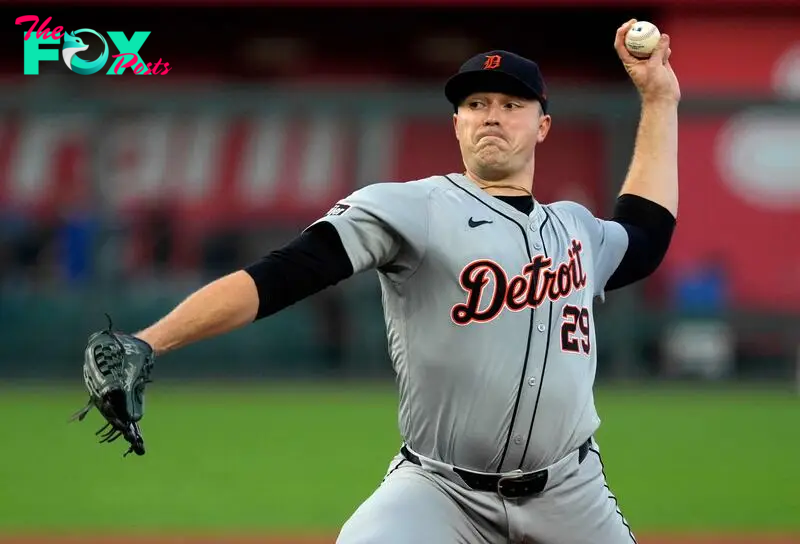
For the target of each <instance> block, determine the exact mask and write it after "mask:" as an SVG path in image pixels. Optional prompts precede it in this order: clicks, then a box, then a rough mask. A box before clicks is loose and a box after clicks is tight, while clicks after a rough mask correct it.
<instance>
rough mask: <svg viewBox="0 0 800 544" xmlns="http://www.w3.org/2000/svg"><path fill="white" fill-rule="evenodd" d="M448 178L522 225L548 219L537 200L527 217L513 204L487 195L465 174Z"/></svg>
mask: <svg viewBox="0 0 800 544" xmlns="http://www.w3.org/2000/svg"><path fill="white" fill-rule="evenodd" d="M446 177H447V178H448V179H449V180H450V181H452V182H453V183H455V184H456V185H458V186H459V187H461V188H462V189H464V190H465V191H467V192H468V193H470V194H471V195H474V196H475V197H476V198H478V199H479V200H480V201H481V202H483V203H484V204H486V205H487V206H489V207H491V208H495V209H496V210H498V211H501V212H503V213H504V214H506V215H508V216H509V217H511V218H513V219H514V220H515V221H518V222H519V223H522V224H531V223H539V222H541V221H543V220H544V219H545V217H546V215H545V212H544V208H543V207H542V205H541V204H540V203H539V201H538V200H536V198H534V199H533V210H531V213H530V214H528V215H526V214H524V213H522V212H521V211H519V210H518V209H516V208H515V207H514V206H512V205H511V204H507V203H506V202H503V201H502V200H500V199H499V198H496V197H494V196H492V195H490V194H489V193H487V192H486V191H484V190H483V189H481V188H480V187H478V186H477V185H475V184H474V183H473V182H472V181H471V180H470V179H469V178H468V177H467V176H465V175H464V174H460V173H459V174H456V173H452V174H447V176H446Z"/></svg>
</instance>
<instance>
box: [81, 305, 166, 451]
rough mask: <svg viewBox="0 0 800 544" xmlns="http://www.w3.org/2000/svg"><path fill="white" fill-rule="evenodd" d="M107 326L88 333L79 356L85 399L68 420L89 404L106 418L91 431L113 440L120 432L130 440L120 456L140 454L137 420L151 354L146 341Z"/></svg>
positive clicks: (141, 444) (83, 414)
mask: <svg viewBox="0 0 800 544" xmlns="http://www.w3.org/2000/svg"><path fill="white" fill-rule="evenodd" d="M106 317H107V318H108V328H107V329H106V330H103V331H99V332H95V333H93V334H92V335H91V336H90V337H89V341H88V344H87V346H86V351H85V352H84V358H83V379H84V382H85V383H86V388H87V389H88V390H89V402H88V404H87V405H86V406H85V407H84V408H83V409H82V410H80V411H79V412H78V413H76V414H75V415H73V416H72V417H71V418H70V421H74V420H76V419H77V420H78V421H82V420H83V418H84V417H86V414H88V413H89V412H90V411H91V409H92V408H97V410H98V411H99V412H100V414H101V415H102V416H103V417H104V418H105V419H106V425H105V426H103V427H102V428H101V429H100V430H99V431H97V432H96V433H95V435H99V436H100V442H101V443H102V442H113V441H115V440H116V439H118V438H119V437H120V436H122V437H124V438H125V440H127V441H128V442H129V443H130V448H128V451H127V452H125V454H124V455H123V457H126V456H127V455H128V454H129V453H131V452H134V453H136V454H137V455H144V438H142V431H141V429H140V428H139V421H140V420H141V419H142V416H143V415H144V392H145V386H146V384H148V383H150V382H151V381H152V380H151V379H150V373H151V372H152V370H153V363H154V362H155V354H154V352H153V349H152V347H150V345H149V344H147V342H145V341H143V340H140V339H138V338H135V337H133V336H130V335H127V334H124V333H120V332H114V331H113V330H112V323H111V318H110V317H109V316H108V314H106Z"/></svg>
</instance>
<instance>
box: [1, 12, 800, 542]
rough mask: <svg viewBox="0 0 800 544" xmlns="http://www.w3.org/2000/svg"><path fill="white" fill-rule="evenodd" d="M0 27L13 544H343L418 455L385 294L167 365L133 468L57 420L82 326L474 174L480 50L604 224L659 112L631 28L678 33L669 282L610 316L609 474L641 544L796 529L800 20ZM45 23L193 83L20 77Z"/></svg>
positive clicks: (4, 349)
mask: <svg viewBox="0 0 800 544" xmlns="http://www.w3.org/2000/svg"><path fill="white" fill-rule="evenodd" d="M0 13H1V14H2V20H3V21H5V23H4V24H3V25H2V32H0V39H2V40H3V42H2V43H3V50H4V51H6V53H5V54H4V55H3V56H2V58H0V73H2V78H0V209H1V210H2V212H1V213H0V239H1V240H2V241H0V290H1V291H0V292H1V294H0V421H2V425H0V433H2V435H1V436H2V441H0V446H2V449H0V540H2V536H3V535H6V536H7V540H3V541H4V542H11V541H12V540H14V541H22V540H21V539H22V536H23V535H50V537H53V536H54V535H56V536H62V537H63V536H65V535H73V536H74V535H88V534H92V535H100V541H106V542H111V541H112V540H111V539H112V536H120V535H127V534H134V535H136V538H139V539H141V540H142V541H143V540H144V538H145V536H147V535H149V536H152V535H186V534H190V535H206V536H208V535H212V536H211V537H210V538H211V540H212V541H214V542H229V541H232V540H231V537H230V536H229V535H232V534H236V535H256V536H258V538H266V537H267V536H275V537H276V538H277V537H283V538H285V539H287V540H284V541H286V542H288V541H289V540H288V539H289V538H290V537H298V536H309V535H310V536H309V538H310V537H312V536H316V537H319V538H321V539H322V540H321V541H322V542H325V541H328V542H330V541H332V540H333V539H332V535H335V534H336V531H337V529H338V527H339V526H340V524H341V523H342V522H343V521H344V520H345V519H346V518H347V516H348V515H349V514H350V513H351V512H352V510H353V509H354V508H355V507H356V506H357V505H358V503H359V502H360V501H361V500H363V499H364V498H366V496H367V495H368V494H369V493H370V492H371V490H372V489H373V488H374V486H375V485H377V483H378V482H379V481H380V479H381V477H382V476H383V471H384V469H385V467H386V463H387V462H388V460H389V459H390V457H391V455H393V454H394V452H395V451H396V449H397V447H398V446H399V436H398V433H397V429H396V420H395V418H396V416H395V403H396V398H395V392H394V389H393V382H392V377H393V376H392V373H391V367H390V365H389V362H388V360H387V357H386V349H385V348H386V345H385V336H384V330H383V322H382V313H381V306H380V304H381V301H380V292H379V289H378V284H377V280H376V278H375V276H374V275H372V274H366V275H362V276H359V277H356V278H353V279H351V280H350V281H348V282H347V283H346V284H342V285H340V286H338V287H336V288H334V289H330V290H328V291H326V292H324V293H321V294H319V295H317V296H315V297H312V298H311V299H309V300H306V301H303V302H302V303H300V304H297V305H295V306H293V307H291V308H290V309H288V310H286V311H284V312H283V313H281V314H279V315H276V316H274V317H272V318H270V319H268V320H266V321H264V322H260V323H259V324H257V325H255V326H253V327H251V328H248V329H245V330H241V331H238V332H236V333H233V334H230V335H228V336H226V337H223V338H219V339H215V340H212V341H209V342H206V343H204V344H202V345H197V346H192V347H189V348H186V349H184V350H182V351H180V352H175V353H173V354H169V355H168V356H165V357H163V358H162V359H160V360H159V362H158V364H157V367H156V374H155V379H156V383H154V384H153V385H152V386H151V387H150V390H149V391H150V392H149V394H148V407H147V415H146V417H145V419H144V421H143V429H144V433H145V439H146V440H147V445H148V449H149V452H148V454H147V455H146V456H144V457H142V458H134V459H131V458H128V459H125V460H122V458H121V454H122V452H123V447H122V446H119V447H115V446H116V444H115V445H111V446H106V445H103V446H100V445H97V444H95V443H94V437H93V434H92V433H93V432H94V430H96V428H95V427H94V425H95V424H97V426H98V427H99V426H100V420H99V418H98V417H90V418H89V420H90V421H88V422H83V423H82V424H72V425H67V424H66V419H67V417H68V416H69V415H70V414H71V413H72V412H74V411H75V410H77V409H78V408H80V406H81V404H82V403H83V402H84V399H85V395H84V392H83V389H82V379H81V375H80V364H81V357H82V349H83V346H84V343H85V340H86V337H87V335H88V333H89V332H90V331H92V330H95V329H97V328H99V327H102V326H103V325H104V324H105V317H104V316H103V313H104V312H109V313H110V314H111V315H112V316H113V318H114V322H115V325H116V326H117V327H119V328H123V329H125V330H131V331H132V330H137V329H139V328H142V327H144V326H146V325H147V324H149V323H150V322H152V321H153V320H155V319H157V318H158V317H160V316H161V315H162V314H163V313H165V312H166V311H168V310H169V309H171V308H172V307H173V306H174V305H175V304H176V303H177V302H178V301H180V300H181V299H182V298H183V297H184V296H186V295H187V294H188V293H189V292H190V291H191V290H193V289H195V288H197V287H199V286H201V285H202V284H203V283H205V282H207V281H209V280H211V279H213V278H215V277H217V276H219V275H221V274H224V273H226V272H229V271H232V270H234V269H236V268H238V267H240V266H242V265H244V264H246V263H248V262H250V261H252V260H254V259H256V258H258V257H259V256H261V255H262V254H264V253H266V252H268V251H269V250H271V249H273V248H276V247H278V246H279V245H280V244H282V243H283V242H285V241H288V240H289V239H290V238H291V237H293V236H294V235H296V234H297V233H298V231H299V230H300V229H302V228H303V227H304V226H306V225H307V224H308V223H310V222H311V221H313V220H314V219H316V218H317V217H318V216H320V215H321V214H323V213H325V211H327V210H328V209H329V208H330V206H331V205H332V204H333V203H334V202H335V201H336V200H337V199H338V198H340V197H341V196H343V195H345V194H347V193H349V192H351V191H353V190H355V189H356V188H358V187H360V186H363V185H365V184H368V183H373V182H376V181H395V180H406V179H412V178H418V177H424V176H427V175H429V174H432V173H439V172H452V171H459V170H460V168H461V165H460V162H459V157H458V150H457V147H456V145H455V142H454V140H453V137H452V133H451V119H450V114H451V110H450V109H449V107H448V105H447V104H446V102H445V100H444V97H443V95H442V85H443V81H444V79H445V78H446V77H447V76H448V75H449V74H450V73H451V72H452V71H453V70H455V69H456V67H457V66H458V65H459V64H460V62H461V61H462V60H464V59H465V58H466V57H468V56H470V55H472V54H474V53H476V52H479V51H485V50H489V49H494V48H503V49H510V50H514V51H516V52H519V53H521V54H524V55H526V56H530V57H531V58H534V59H536V60H537V61H539V62H540V64H541V66H542V68H543V71H544V74H545V78H546V80H547V81H548V84H549V88H550V93H549V94H550V99H551V104H552V106H551V107H552V114H553V116H554V125H553V130H552V131H551V135H550V137H549V138H548V140H547V141H546V143H545V144H544V145H543V146H542V147H541V148H540V150H539V155H538V157H537V174H536V186H535V193H536V195H537V197H538V198H539V199H540V200H542V201H545V202H549V201H554V200H560V199H571V200H576V201H579V202H581V203H583V204H585V205H586V206H588V207H589V208H590V209H592V210H593V211H594V212H595V213H596V214H598V215H604V214H608V213H609V212H610V210H611V206H612V203H613V200H614V198H615V196H616V192H617V191H618V189H619V187H620V184H621V182H622V179H623V177H624V175H625V172H626V168H627V164H628V161H629V159H630V155H631V152H632V145H633V137H634V131H635V127H636V123H637V117H638V101H637V97H636V95H635V92H634V90H633V88H632V87H631V85H630V84H629V82H628V80H627V76H626V75H625V72H624V70H623V69H622V68H621V66H620V65H619V63H618V59H617V58H616V56H615V53H614V50H613V48H612V41H613V34H614V31H615V29H616V28H617V27H618V26H619V25H620V24H622V23H623V22H624V21H626V20H627V19H629V18H631V17H635V18H638V19H640V20H650V21H653V22H655V23H656V24H657V25H658V26H659V27H660V28H661V30H662V31H665V32H667V33H669V34H670V35H671V36H672V40H673V47H672V49H673V57H672V58H673V66H674V68H675V70H676V72H677V75H678V77H679V79H680V83H681V87H682V91H683V97H684V98H683V102H682V106H681V127H680V175H681V209H680V218H679V223H678V229H677V232H676V235H675V239H674V243H673V246H672V248H671V250H670V253H669V255H668V257H667V259H666V261H665V263H664V264H663V266H662V267H661V268H660V270H659V271H658V272H657V273H656V274H655V275H654V276H653V277H652V278H650V279H648V280H647V281H645V282H642V283H641V284H638V285H636V286H634V287H632V288H629V289H627V290H625V291H621V292H616V293H613V294H612V295H610V296H609V297H608V299H607V302H606V303H605V304H603V305H600V306H598V309H597V310H598V314H599V317H598V327H599V331H598V335H599V338H601V343H600V345H599V346H598V347H599V349H600V350H601V351H600V363H599V375H598V386H597V391H598V393H597V394H598V404H599V407H600V414H601V417H603V418H604V424H603V427H602V428H601V431H600V433H599V437H600V441H601V444H603V447H604V449H605V450H607V452H608V453H607V469H608V474H609V478H610V481H611V485H612V488H613V489H615V492H616V494H617V496H618V497H619V499H620V504H621V507H622V509H623V511H624V512H625V513H626V515H627V517H628V518H629V520H630V521H631V523H632V525H633V527H634V531H635V532H637V533H639V536H640V542H645V543H646V542H656V541H657V539H658V538H660V537H664V535H667V536H669V535H671V537H672V538H673V540H672V541H673V542H689V541H690V540H689V537H688V536H686V535H690V534H694V535H708V537H709V538H711V537H715V538H720V539H721V540H722V541H726V542H733V541H735V539H734V537H732V536H730V535H733V534H736V535H740V536H741V535H744V537H746V538H749V539H750V541H751V542H767V541H768V536H767V535H772V536H775V535H778V536H775V538H778V537H780V538H784V539H785V540H784V541H785V542H789V541H792V535H798V534H800V499H798V494H797V489H798V487H799V484H800V470H799V469H798V463H797V461H796V458H797V453H798V451H800V450H799V448H800V397H799V396H798V392H799V391H800V389H798V380H799V379H800V377H799V375H798V372H800V342H799V341H798V324H800V251H798V249H800V244H799V243H798V239H797V236H798V232H800V100H798V99H800V2H797V1H796V0H795V1H792V2H790V1H785V2H779V1H776V0H773V1H757V0H750V1H746V0H731V1H723V0H705V1H703V0H697V1H693V2H690V1H686V0H659V1H657V2H656V1H639V2H633V1H628V0H616V1H614V0H597V1H590V0H546V1H537V0H527V1H525V0H426V1H420V0H416V1H415V0H405V1H404V0H391V1H388V0H387V1H377V0H371V1H370V0H338V1H337V0H330V1H323V0H316V1H314V2H312V1H310V0H309V1H306V0H293V1H270V0H247V1H244V0H216V1H214V0H202V1H200V0H195V1H191V0H160V1H157V0H119V1H110V0H106V1H105V2H102V1H84V0H71V1H70V2H57V1H49V2H37V3H35V5H34V4H32V3H29V2H22V1H9V0H6V1H5V2H2V3H0ZM29 14H35V15H38V16H39V18H40V20H42V21H43V20H44V19H46V18H47V17H52V21H51V22H50V23H49V24H48V26H49V27H50V28H55V27H56V26H63V27H64V28H65V29H67V30H73V29H78V28H91V29H95V30H98V31H100V32H101V33H103V34H105V33H106V32H107V31H111V30H116V31H123V32H125V33H126V35H128V36H129V35H130V34H131V33H132V32H133V31H149V32H150V33H151V34H150V36H149V37H148V39H147V41H146V43H145V44H144V46H143V47H142V49H141V50H140V54H141V57H142V58H143V59H144V60H145V61H146V62H155V61H156V60H157V59H163V61H164V62H169V63H170V66H171V67H172V71H170V73H169V74H167V77H163V78H162V77H139V76H135V75H133V74H131V73H130V72H129V73H127V74H126V75H123V76H118V77H108V76H105V75H103V72H101V73H100V74H95V75H93V76H80V75H77V74H74V73H70V72H69V71H68V70H67V69H66V67H65V66H64V64H63V62H61V61H60V60H59V61H58V62H43V63H41V65H40V74H39V75H23V39H22V38H23V34H24V32H26V31H27V29H28V26H29V25H28V24H26V25H24V26H16V25H15V24H14V21H15V19H16V18H17V17H19V16H21V15H29ZM86 41H87V43H89V44H90V46H92V44H93V43H94V42H92V41H91V37H89V38H87V39H86ZM94 47H99V41H98V42H97V43H96V44H94ZM93 51H95V49H91V50H90V51H89V52H88V53H87V58H94V56H96V54H94V53H93ZM90 53H91V54H90ZM112 53H113V51H112ZM83 538H84V537H83V536H81V538H80V539H78V540H76V542H77V541H83V540H82V539H83ZM15 539H16V540H15ZM326 539H327V540H326ZM134 541H137V540H135V539H134ZM262 541H263V540H262ZM794 542H800V537H796V538H795V540H794Z"/></svg>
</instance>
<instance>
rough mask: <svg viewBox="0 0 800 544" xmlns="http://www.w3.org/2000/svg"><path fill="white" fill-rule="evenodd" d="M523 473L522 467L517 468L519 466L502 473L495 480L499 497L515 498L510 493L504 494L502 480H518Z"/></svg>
mask: <svg viewBox="0 0 800 544" xmlns="http://www.w3.org/2000/svg"><path fill="white" fill-rule="evenodd" d="M523 474H524V473H523V472H522V469H519V468H517V469H514V470H512V471H510V472H505V473H503V475H502V476H500V478H499V479H498V480H497V494H498V495H500V496H501V497H503V498H505V499H514V498H516V497H514V496H512V495H506V494H504V493H503V483H504V482H508V481H513V480H518V479H519V478H520V477H521V476H522V475H523Z"/></svg>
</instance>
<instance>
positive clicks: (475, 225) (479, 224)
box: [467, 217, 494, 229]
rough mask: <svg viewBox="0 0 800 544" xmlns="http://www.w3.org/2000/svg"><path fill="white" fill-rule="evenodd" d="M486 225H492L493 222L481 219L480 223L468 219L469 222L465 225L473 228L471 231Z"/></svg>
mask: <svg viewBox="0 0 800 544" xmlns="http://www.w3.org/2000/svg"><path fill="white" fill-rule="evenodd" d="M487 223H494V221H489V220H486V219H482V220H480V221H475V220H474V219H473V218H471V217H470V218H469V221H468V222H467V224H468V225H469V226H470V228H473V229H474V228H475V227H480V226H481V225H485V224H487Z"/></svg>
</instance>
